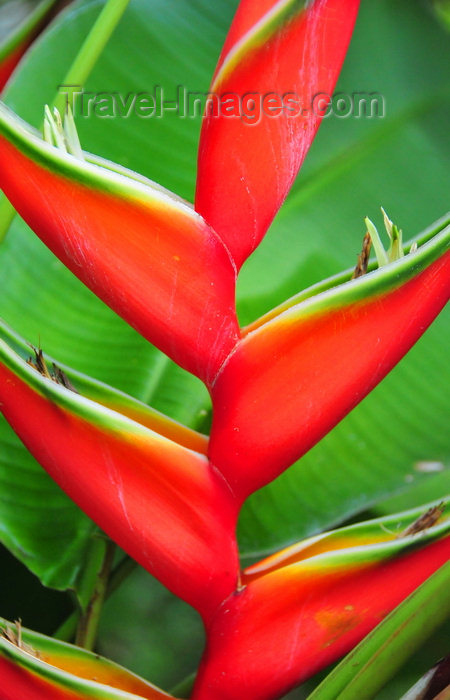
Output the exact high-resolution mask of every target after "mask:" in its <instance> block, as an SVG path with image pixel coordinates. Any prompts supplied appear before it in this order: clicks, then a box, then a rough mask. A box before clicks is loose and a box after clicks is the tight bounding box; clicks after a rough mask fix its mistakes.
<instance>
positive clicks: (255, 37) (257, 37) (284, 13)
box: [211, 0, 309, 92]
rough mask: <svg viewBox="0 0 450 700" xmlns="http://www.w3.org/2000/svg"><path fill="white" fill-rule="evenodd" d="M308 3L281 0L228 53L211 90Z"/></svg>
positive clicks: (298, 0)
mask: <svg viewBox="0 0 450 700" xmlns="http://www.w3.org/2000/svg"><path fill="white" fill-rule="evenodd" d="M308 4H309V0H279V2H278V3H276V5H275V6H274V7H273V8H272V9H271V10H269V11H268V12H266V14H265V15H263V17H261V19H260V20H259V21H258V22H257V23H256V24H255V25H253V27H252V28H251V29H249V30H248V31H247V32H246V33H245V34H244V36H243V37H242V38H241V39H240V40H239V41H238V42H237V43H236V44H234V45H233V47H232V48H231V49H230V51H229V52H228V53H227V55H226V56H225V58H224V60H223V61H222V65H221V66H220V68H219V71H218V72H217V74H216V76H215V77H214V81H213V83H212V85H211V92H214V91H217V90H218V89H219V88H220V84H221V83H222V82H223V80H225V79H226V77H227V75H229V74H230V73H231V72H232V71H233V70H234V68H236V66H237V65H238V64H239V63H241V61H242V59H243V57H244V56H245V54H246V53H248V52H249V51H251V50H252V49H256V48H258V47H259V46H262V45H263V44H264V43H266V41H268V39H269V38H270V37H271V35H273V34H275V32H276V31H277V29H278V28H279V27H280V26H282V25H283V24H287V22H289V20H290V19H292V18H293V17H294V16H295V15H296V14H299V13H300V12H301V11H303V10H304V9H305V8H306V6H307V5H308Z"/></svg>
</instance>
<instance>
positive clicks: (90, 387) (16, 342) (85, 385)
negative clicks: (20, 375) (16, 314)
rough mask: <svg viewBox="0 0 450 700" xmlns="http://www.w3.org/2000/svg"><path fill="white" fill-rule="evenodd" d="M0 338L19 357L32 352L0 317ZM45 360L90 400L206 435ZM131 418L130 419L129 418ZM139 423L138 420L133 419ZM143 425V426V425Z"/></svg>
mask: <svg viewBox="0 0 450 700" xmlns="http://www.w3.org/2000/svg"><path fill="white" fill-rule="evenodd" d="M0 340H4V341H5V343H6V344H7V345H8V346H9V347H10V349H12V350H13V351H14V352H15V353H16V354H17V355H18V356H19V357H20V358H21V359H23V356H24V355H25V356H29V355H30V354H32V351H31V346H30V345H29V344H28V343H26V341H25V340H24V339H23V338H21V337H20V336H19V335H18V333H16V332H15V331H14V330H13V329H12V328H10V327H9V326H8V325H7V324H6V323H5V322H4V321H3V319H2V318H0ZM45 360H46V361H47V362H54V363H55V364H56V365H57V367H58V368H59V369H61V370H62V371H63V372H64V373H65V374H66V375H67V376H68V377H69V379H70V380H71V381H73V382H74V383H75V388H76V389H77V390H79V391H80V394H81V395H86V398H88V399H89V400H91V401H94V402H96V401H97V399H98V400H99V401H101V400H102V399H104V400H105V401H114V402H117V409H111V410H114V411H116V412H117V413H120V411H119V407H120V406H123V407H124V409H126V408H129V409H133V410H135V411H137V412H138V413H140V414H142V415H147V416H148V417H149V418H152V417H153V418H156V420H161V421H164V422H165V423H166V424H167V425H172V426H174V427H177V428H181V429H182V430H183V431H185V432H187V433H189V434H191V435H192V436H197V437H198V436H199V437H206V436H205V435H203V433H199V432H198V431H196V430H193V429H192V428H189V427H188V426H186V425H183V423H180V422H179V421H176V420H174V419H173V418H170V417H169V416H166V415H165V414H164V413H161V412H160V411H157V410H156V409H154V408H152V407H151V406H148V405H147V404H145V403H143V402H142V401H139V400H138V399H135V398H134V397H133V396H130V395H129V394H126V393H125V392H123V391H120V390H119V389H115V388H114V387H112V386H110V385H109V384H105V383H104V382H100V381H98V380H97V379H93V378H92V377H89V376H88V375H87V374H83V373H82V372H78V371H77V370H75V369H72V367H69V366H67V365H65V364H63V363H61V362H58V361H57V360H55V359H54V358H53V357H51V356H49V355H47V354H45ZM130 420H132V419H130ZM134 422H136V424H139V421H137V420H136V421H134ZM144 427H145V426H144Z"/></svg>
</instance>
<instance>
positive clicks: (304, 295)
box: [243, 212, 450, 334]
mask: <svg viewBox="0 0 450 700" xmlns="http://www.w3.org/2000/svg"><path fill="white" fill-rule="evenodd" d="M449 225H450V212H449V213H447V214H444V216H441V218H440V219H437V221H435V222H434V223H432V224H431V225H430V226H428V227H427V228H426V229H424V230H423V231H421V232H420V233H418V234H417V235H416V236H414V238H411V240H409V241H407V242H406V243H405V245H404V250H405V255H406V254H407V253H409V250H410V248H411V246H412V244H413V243H417V246H418V248H419V249H420V248H421V246H423V245H424V244H425V243H428V241H429V240H431V239H432V238H434V236H436V235H437V234H438V233H440V232H441V231H442V230H443V229H445V227H446V226H449ZM417 252H419V250H418V251H417ZM391 264H392V263H391ZM354 269H355V268H354V266H353V267H349V268H347V269H346V270H342V271H341V272H338V273H336V274H335V275H332V276H331V277H327V278H326V279H324V280H321V281H320V282H316V283H315V284H313V285H311V286H310V287H307V288H306V289H302V291H300V292H298V293H297V294H295V295H294V296H292V297H290V298H289V299H286V301H283V302H282V303H281V304H279V305H278V306H276V307H275V308H274V309H271V310H270V311H268V312H267V313H265V314H264V315H263V316H260V318H258V319H256V321H252V323H249V324H248V325H247V326H245V327H244V328H243V332H244V334H245V333H247V332H251V331H252V330H253V329H255V330H256V328H259V326H260V325H262V324H263V323H267V322H268V321H270V320H271V319H272V318H275V317H276V316H278V315H279V314H281V313H282V312H283V311H287V310H288V309H290V308H292V306H294V305H295V304H299V303H300V302H301V301H306V300H307V299H310V298H311V297H315V296H317V295H318V294H320V293H321V292H326V291H328V290H329V289H334V288H335V287H340V286H341V285H342V284H345V283H346V282H351V281H354V280H351V276H352V274H353V271H354ZM378 269H379V268H378V264H377V262H376V261H375V260H372V262H371V263H369V266H368V270H367V271H368V273H369V272H374V271H377V270H378ZM359 279H361V277H360V278H359Z"/></svg>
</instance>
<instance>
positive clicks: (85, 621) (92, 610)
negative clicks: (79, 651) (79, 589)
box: [75, 542, 116, 650]
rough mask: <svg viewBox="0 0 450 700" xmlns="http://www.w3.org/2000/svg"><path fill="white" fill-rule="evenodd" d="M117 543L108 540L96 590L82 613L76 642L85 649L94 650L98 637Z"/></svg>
mask: <svg viewBox="0 0 450 700" xmlns="http://www.w3.org/2000/svg"><path fill="white" fill-rule="evenodd" d="M115 550H116V545H115V544H114V542H108V544H107V545H106V551H105V557H104V559H103V564H102V568H101V569H100V571H99V573H98V576H97V580H96V582H95V586H94V590H93V592H92V595H91V598H90V600H89V603H88V605H87V608H86V611H85V612H84V613H83V614H82V616H81V618H80V620H79V622H78V628H77V634H76V639H75V643H76V644H78V646H80V647H83V648H84V649H89V650H92V649H93V648H94V645H95V640H96V638H97V631H98V625H99V622H100V613H101V611H102V607H103V603H104V601H105V596H106V589H107V586H108V579H109V574H110V572H111V566H112V563H113V560H114V553H115Z"/></svg>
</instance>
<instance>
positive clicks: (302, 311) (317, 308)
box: [244, 218, 450, 342]
mask: <svg viewBox="0 0 450 700" xmlns="http://www.w3.org/2000/svg"><path fill="white" fill-rule="evenodd" d="M440 222H442V223H441V224H440ZM447 222H448V218H444V219H441V220H439V222H437V224H438V233H436V234H433V235H432V237H431V238H430V234H429V230H428V229H427V231H425V232H424V234H423V238H422V240H424V239H425V243H423V245H421V246H420V247H419V248H418V249H417V251H416V252H414V253H411V254H408V255H405V256H404V257H402V258H400V259H399V260H396V261H395V262H392V263H389V264H388V265H385V266H383V267H382V268H378V269H372V270H371V271H370V272H368V273H367V274H365V275H362V276H361V277H358V278H356V279H353V280H349V279H348V276H347V275H348V273H347V272H345V273H341V274H340V275H336V276H335V277H331V278H329V279H328V280H325V281H324V282H320V283H319V284H317V285H314V286H313V287H309V288H308V289H307V290H305V291H304V292H300V294H298V295H296V296H294V297H291V298H290V299H288V300H287V301H285V302H283V304H280V306H278V307H276V308H275V309H272V310H271V311H269V312H268V313H266V314H264V316H261V317H260V318H259V319H257V320H256V321H254V322H253V323H252V324H250V325H249V326H247V327H246V329H245V330H244V342H245V338H247V337H249V336H252V335H253V334H254V333H257V332H258V331H263V330H264V329H266V328H267V327H269V326H270V325H271V324H275V323H278V322H286V323H289V322H290V321H292V320H297V319H299V318H307V317H309V316H311V315H313V314H315V313H320V312H326V311H331V310H334V309H338V308H342V307H344V306H348V305H350V304H353V303H355V302H358V301H361V300H364V299H368V298H370V297H372V298H373V297H375V296H381V295H382V294H385V293H387V292H389V291H391V290H393V289H397V288H398V287H400V286H401V285H402V284H405V283H406V282H408V281H409V280H410V279H412V278H413V277H415V276H416V275H417V274H419V273H420V272H423V270H425V268H427V267H428V266H429V265H431V264H432V263H433V262H435V261H436V260H437V259H438V258H440V257H441V256H442V255H443V254H444V253H445V252H446V251H448V250H450V225H448V223H447Z"/></svg>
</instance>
